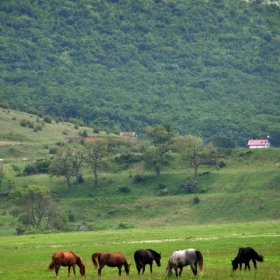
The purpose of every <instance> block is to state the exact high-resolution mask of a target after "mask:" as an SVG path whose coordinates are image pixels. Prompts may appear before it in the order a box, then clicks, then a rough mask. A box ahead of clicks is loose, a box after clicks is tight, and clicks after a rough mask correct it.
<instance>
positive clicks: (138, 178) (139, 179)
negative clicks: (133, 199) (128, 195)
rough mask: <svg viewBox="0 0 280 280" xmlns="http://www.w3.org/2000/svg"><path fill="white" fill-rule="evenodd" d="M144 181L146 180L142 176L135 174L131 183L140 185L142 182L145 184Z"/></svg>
mask: <svg viewBox="0 0 280 280" xmlns="http://www.w3.org/2000/svg"><path fill="white" fill-rule="evenodd" d="M146 180H147V178H146V177H145V176H144V175H139V174H136V175H135V176H134V177H133V183H134V184H138V183H142V182H145V181H146Z"/></svg>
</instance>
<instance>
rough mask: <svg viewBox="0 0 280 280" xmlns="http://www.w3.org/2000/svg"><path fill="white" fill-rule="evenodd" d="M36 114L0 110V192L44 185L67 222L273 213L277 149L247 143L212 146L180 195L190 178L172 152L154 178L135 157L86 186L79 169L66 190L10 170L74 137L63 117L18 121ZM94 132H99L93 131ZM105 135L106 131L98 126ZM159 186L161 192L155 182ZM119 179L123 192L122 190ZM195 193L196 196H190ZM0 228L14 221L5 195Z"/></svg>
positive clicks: (279, 173) (195, 220)
mask: <svg viewBox="0 0 280 280" xmlns="http://www.w3.org/2000/svg"><path fill="white" fill-rule="evenodd" d="M36 118H37V117H36V116H34V115H30V114H26V113H21V112H16V111H12V110H3V109H2V110H1V111H0V126H1V135H0V147H1V150H0V158H1V164H3V165H4V168H5V170H7V172H8V173H7V178H6V179H5V180H4V181H3V183H2V186H1V188H0V193H1V194H5V193H7V192H9V191H10V190H11V189H13V188H15V187H16V186H26V185H30V184H35V185H43V186H48V187H49V188H50V189H51V190H52V191H53V192H54V193H55V194H56V195H57V197H58V203H59V206H60V207H61V208H62V209H63V210H64V211H71V212H72V214H73V215H74V217H75V221H74V222H73V227H76V228H78V227H79V226H80V225H81V224H82V223H85V224H86V225H87V226H88V227H89V229H91V230H98V229H116V228H122V227H125V228H126V227H151V226H166V225H182V224H183V225H193V224H208V223H224V222H227V223H232V222H238V221H240V222H246V221H266V220H277V219H279V218H280V217H279V215H280V214H279V203H280V195H279V189H280V170H279V166H280V150H279V149H277V148H269V149H259V150H249V149H236V150H226V151H223V152H220V159H219V160H220V161H223V162H224V163H225V164H226V167H224V168H217V166H211V167H209V166H203V167H201V168H200V170H199V174H200V176H199V189H200V191H199V193H196V194H185V193H184V192H183V189H182V188H181V183H182V182H183V181H185V180H186V179H187V178H188V177H191V178H192V177H193V170H192V169H191V168H190V167H187V168H184V167H183V166H182V165H181V164H180V162H179V161H178V159H177V160H176V158H178V157H177V156H176V155H174V158H175V160H174V162H173V163H172V166H171V167H169V168H166V169H165V170H164V171H163V173H162V179H161V182H159V181H158V180H157V178H156V176H155V174H154V172H152V171H150V172H149V171H144V169H143V164H142V163H141V162H140V163H137V164H134V165H131V166H130V167H129V168H128V169H121V168H119V169H118V168H117V169H116V170H115V171H114V172H113V173H108V172H107V171H103V172H102V173H101V174H100V180H99V182H100V183H99V185H98V187H97V188H94V186H93V178H92V175H91V174H90V172H87V171H85V173H84V182H83V183H82V184H79V185H75V186H74V187H73V190H72V192H71V193H70V194H67V189H66V185H65V182H64V181H63V180H62V179H54V178H52V179H51V178H50V177H49V176H48V175H45V174H43V175H42V174H41V175H32V176H16V172H15V171H14V170H13V169H12V164H16V165H17V166H18V167H19V168H20V169H21V170H23V168H24V167H25V166H26V165H27V164H28V163H30V162H32V161H34V160H37V159H40V158H46V157H50V156H52V155H50V154H49V151H50V147H54V146H57V145H58V144H59V145H61V143H66V144H67V143H68V141H66V140H65V135H64V133H65V130H67V131H68V135H67V137H77V136H78V135H79V130H80V129H83V130H84V129H87V130H88V132H89V133H92V130H91V129H89V128H78V129H77V128H75V127H74V125H73V124H70V123H58V124H57V123H51V124H45V125H44V127H43V128H42V130H41V131H37V132H34V131H33V130H32V129H30V128H29V127H22V126H21V125H20V120H22V119H30V120H34V121H36ZM101 134H102V133H101ZM103 135H104V136H105V135H106V134H105V133H103ZM134 175H142V176H145V178H146V180H145V181H144V182H142V183H138V184H135V183H133V176H134ZM162 184H164V185H165V187H166V189H167V195H163V194H165V193H163V192H162V189H161V188H160V187H161V186H162ZM123 186H126V187H128V188H129V189H130V192H128V193H123V192H121V191H120V189H119V188H120V187H123ZM196 196H197V197H198V198H199V200H200V202H199V203H197V204H196V203H194V198H195V197H196ZM0 199H1V206H0V235H5V234H14V232H15V230H14V228H15V224H16V220H14V219H13V218H12V217H11V216H10V214H9V211H10V210H11V208H12V205H11V204H10V202H9V200H7V198H6V197H5V196H2V195H1V197H0Z"/></svg>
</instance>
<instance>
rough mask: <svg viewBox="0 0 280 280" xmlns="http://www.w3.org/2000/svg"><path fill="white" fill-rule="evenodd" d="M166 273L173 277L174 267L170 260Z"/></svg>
mask: <svg viewBox="0 0 280 280" xmlns="http://www.w3.org/2000/svg"><path fill="white" fill-rule="evenodd" d="M165 271H166V274H167V275H169V276H170V275H172V265H171V262H170V259H169V261H168V263H167V266H166V268H165Z"/></svg>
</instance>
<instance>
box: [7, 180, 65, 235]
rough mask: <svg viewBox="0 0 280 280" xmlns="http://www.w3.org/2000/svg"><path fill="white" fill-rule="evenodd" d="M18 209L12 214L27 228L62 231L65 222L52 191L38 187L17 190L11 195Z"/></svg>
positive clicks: (32, 186)
mask: <svg viewBox="0 0 280 280" xmlns="http://www.w3.org/2000/svg"><path fill="white" fill-rule="evenodd" d="M10 198H11V201H12V202H13V203H14V205H15V206H16V208H15V209H14V210H13V211H12V212H11V213H12V215H13V216H14V217H18V221H19V222H20V223H21V224H22V225H23V226H24V228H25V229H27V228H35V229H43V230H46V229H49V228H52V227H53V228H56V229H62V228H63V227H64V224H65V221H63V218H62V215H61V213H60V212H59V211H58V209H57V207H56V204H55V202H54V200H53V197H52V193H51V191H50V190H49V189H48V188H46V187H39V186H36V185H31V186H28V187H27V188H17V189H15V190H14V191H13V192H12V193H11V194H10Z"/></svg>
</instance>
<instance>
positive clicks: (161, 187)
mask: <svg viewBox="0 0 280 280" xmlns="http://www.w3.org/2000/svg"><path fill="white" fill-rule="evenodd" d="M158 188H159V189H160V190H164V189H166V185H165V184H163V183H159V184H158Z"/></svg>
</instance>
